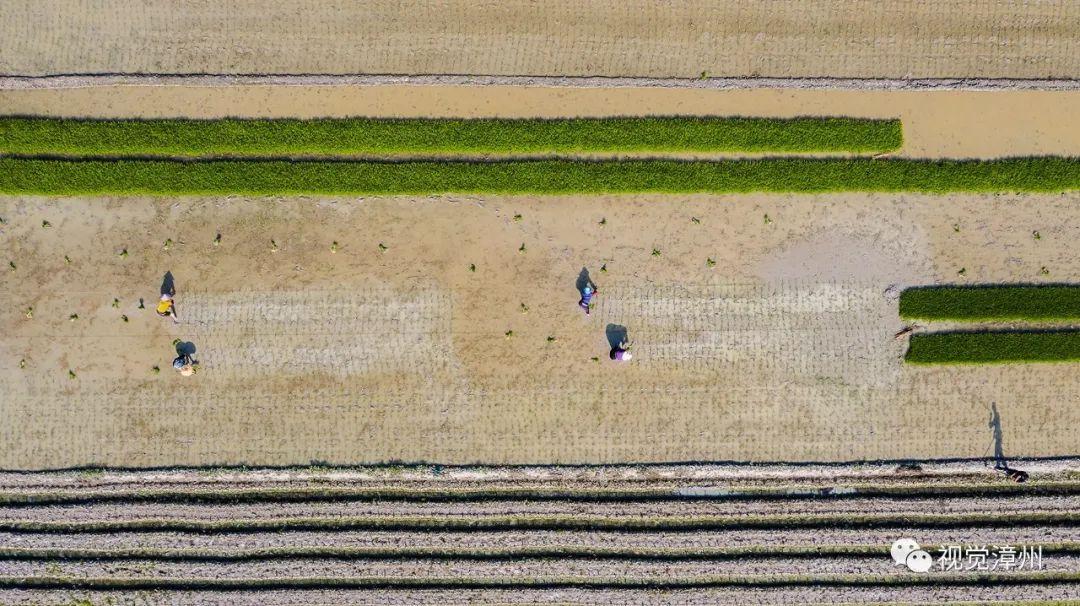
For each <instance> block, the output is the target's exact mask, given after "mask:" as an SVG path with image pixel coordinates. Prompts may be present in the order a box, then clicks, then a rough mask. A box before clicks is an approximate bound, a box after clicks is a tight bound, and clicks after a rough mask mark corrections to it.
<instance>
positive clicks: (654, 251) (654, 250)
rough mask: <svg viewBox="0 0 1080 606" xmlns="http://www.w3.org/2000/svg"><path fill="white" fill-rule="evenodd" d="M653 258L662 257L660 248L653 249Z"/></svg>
mask: <svg viewBox="0 0 1080 606" xmlns="http://www.w3.org/2000/svg"><path fill="white" fill-rule="evenodd" d="M652 256H654V257H659V256H660V249H659V248H654V249H652Z"/></svg>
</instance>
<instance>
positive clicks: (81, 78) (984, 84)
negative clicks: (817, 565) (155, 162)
mask: <svg viewBox="0 0 1080 606" xmlns="http://www.w3.org/2000/svg"><path fill="white" fill-rule="evenodd" d="M117 85H137V86H245V85H254V86H266V85H274V86H402V85H405V86H424V85H427V86H480V87H483V86H534V87H535V86H540V87H551V88H643V87H644V88H696V89H706V90H742V89H752V88H783V89H840V90H1010V89H1011V90H1066V91H1067V90H1080V80H1074V79H1067V78H1048V79H1028V78H911V79H904V78H640V77H638V78H635V77H603V76H494V75H454V74H447V75H426V76H409V75H389V74H387V75H374V74H373V75H361V74H339V75H314V74H297V75H285V74H276V75H275V74H265V75H257V74H249V75H225V74H200V75H180V74H120V73H115V74H53V75H48V76H17V75H11V74H4V75H0V89H9V90H19V89H48V88H89V87H97V86H117Z"/></svg>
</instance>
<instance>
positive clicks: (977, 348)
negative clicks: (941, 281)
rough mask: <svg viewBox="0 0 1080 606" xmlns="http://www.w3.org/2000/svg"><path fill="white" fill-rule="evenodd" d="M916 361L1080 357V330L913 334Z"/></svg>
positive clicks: (1065, 359) (911, 353)
mask: <svg viewBox="0 0 1080 606" xmlns="http://www.w3.org/2000/svg"><path fill="white" fill-rule="evenodd" d="M904 360H905V361H907V362H911V363H914V364H993V363H1002V362H1069V361H1078V360H1080V330H1059V331H1009V332H945V333H930V334H917V335H914V336H912V337H911V343H910V344H909V346H908V351H907V355H906V356H905V357H904Z"/></svg>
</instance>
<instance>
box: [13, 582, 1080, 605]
mask: <svg viewBox="0 0 1080 606" xmlns="http://www.w3.org/2000/svg"><path fill="white" fill-rule="evenodd" d="M945 599H949V600H955V601H965V602H979V603H983V604H988V605H989V604H995V605H998V604H1006V603H1020V604H1024V603H1034V602H1036V601H1039V600H1063V599H1065V600H1067V599H1080V585H1074V584H1048V585H994V586H982V587H979V586H971V585H961V586H947V585H946V586H907V587H779V588H768V589H765V588H752V587H751V588H731V587H716V588H714V587H709V588H695V589H681V590H662V591H658V590H618V589H559V590H541V589H522V588H517V589H490V590H473V589H453V590H445V589H444V590H318V589H309V590H271V591H230V592H226V593H222V592H213V591H182V592H179V591H155V592H154V593H153V594H151V595H148V596H137V595H132V594H131V593H126V592H118V591H94V592H88V591H81V590H27V589H0V602H3V603H4V604H10V605H11V606H30V605H34V606H40V605H42V604H65V605H66V604H73V603H83V602H80V600H83V601H86V602H88V603H91V604H130V605H139V606H142V605H145V604H170V605H176V606H180V605H183V606H299V605H304V606H311V605H313V604H319V605H329V604H365V605H369V606H400V605H402V604H433V605H434V604H438V605H443V604H455V603H457V604H460V603H468V604H619V605H620V606H639V605H653V604H670V605H673V606H674V605H679V606H698V605H713V604H720V603H723V604H851V603H874V604H877V605H878V606H881V605H883V604H889V603H894V604H897V605H899V604H911V603H938V602H941V601H942V600H945Z"/></svg>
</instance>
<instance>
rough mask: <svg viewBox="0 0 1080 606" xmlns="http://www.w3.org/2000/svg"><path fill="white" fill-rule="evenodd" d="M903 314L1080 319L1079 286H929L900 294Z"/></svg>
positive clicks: (988, 318) (933, 317) (986, 319)
mask: <svg viewBox="0 0 1080 606" xmlns="http://www.w3.org/2000/svg"><path fill="white" fill-rule="evenodd" d="M899 311H900V317H902V318H905V319H918V320H956V321H983V322H993V321H1008V320H1025V321H1048V320H1061V321H1072V320H1080V287H1077V286H1056V285H1051V286H1031V285H985V286H984V285H979V286H926V287H917V288H909V289H907V290H905V291H903V292H902V293H900V303H899Z"/></svg>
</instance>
